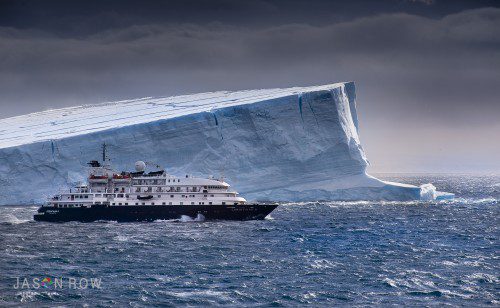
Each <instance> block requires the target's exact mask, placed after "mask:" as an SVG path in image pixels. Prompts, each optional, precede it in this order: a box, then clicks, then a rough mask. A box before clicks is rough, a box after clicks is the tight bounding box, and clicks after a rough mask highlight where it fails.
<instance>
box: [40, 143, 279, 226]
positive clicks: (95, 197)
mask: <svg viewBox="0 0 500 308" xmlns="http://www.w3.org/2000/svg"><path fill="white" fill-rule="evenodd" d="M88 166H89V171H88V176H87V183H80V184H78V185H75V186H74V187H72V188H71V189H69V190H66V191H63V192H60V193H58V194H56V195H54V196H52V197H50V198H49V199H48V200H47V202H46V203H45V204H43V205H42V206H41V207H40V208H39V209H38V211H37V213H36V214H35V215H34V220H35V221H45V222H69V221H79V222H94V221H117V222H138V221H156V220H182V219H187V220H192V221H205V220H261V219H264V218H265V217H266V216H268V215H269V214H270V213H271V212H272V211H273V210H274V209H275V208H276V207H277V206H278V204H276V203H262V202H261V203H248V202H247V201H246V199H245V198H243V197H241V196H239V194H238V192H236V191H234V190H232V189H231V188H230V185H229V184H228V183H226V182H225V181H224V178H223V177H219V178H215V177H213V176H209V177H207V178H199V177H193V176H190V175H186V176H185V177H177V176H174V175H171V174H168V173H167V172H166V171H165V169H163V168H161V166H159V165H157V164H154V163H149V162H144V161H138V162H136V163H135V171H133V172H127V171H122V172H117V171H115V170H113V168H112V167H111V164H110V159H109V158H108V157H107V154H106V144H103V146H102V161H101V162H99V161H97V160H92V161H90V162H89V163H88ZM152 167H153V168H154V169H155V170H154V171H149V172H146V170H147V169H151V168H152Z"/></svg>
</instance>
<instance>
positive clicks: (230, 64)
mask: <svg viewBox="0 0 500 308" xmlns="http://www.w3.org/2000/svg"><path fill="white" fill-rule="evenodd" d="M341 81H354V82H355V83H356V89H357V106H358V116H359V120H360V137H361V142H362V144H363V146H364V149H365V152H366V154H367V157H368V159H369V160H370V163H371V166H370V167H369V169H368V170H369V172H373V173H380V172H440V173H443V172H450V173H452V172H458V173H462V172H467V173H500V121H499V118H500V101H499V97H500V1H486V0H476V1H460V0H451V1H445V0H380V1H371V0H370V1H366V0H364V1H361V0H360V1H352V0H350V1H327V0H307V1H298V0H287V1H285V0H252V1H229V0H201V1H195V0H185V1H151V0H144V1H127V0H113V1H110V0H103V1H94V0H87V1H50V0H46V1H25V0H17V1H5V0H0V118H6V117H11V116H16V115H20V114H25V113H31V112H36V111H41V110H47V109H54V108H61V107H66V106H74V105H82V104H91V103H99V102H106V101H113V100H120V99H127V98H139V97H147V96H167V95H177V94H187V93H197V92H204V91H215V90H243V89H256V88H275V87H292V86H308V85H320V84H329V83H335V82H341Z"/></svg>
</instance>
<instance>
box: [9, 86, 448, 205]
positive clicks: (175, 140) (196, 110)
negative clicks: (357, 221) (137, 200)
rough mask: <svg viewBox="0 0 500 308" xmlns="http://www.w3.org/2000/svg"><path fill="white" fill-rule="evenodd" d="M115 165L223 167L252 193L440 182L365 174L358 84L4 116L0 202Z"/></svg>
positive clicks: (367, 191)
mask: <svg viewBox="0 0 500 308" xmlns="http://www.w3.org/2000/svg"><path fill="white" fill-rule="evenodd" d="M103 142H105V143H106V144H107V145H108V150H109V154H110V155H111V158H112V162H113V165H114V166H115V168H116V169H118V170H130V169H132V167H133V163H134V162H135V161H137V160H144V161H151V162H155V163H158V164H160V165H162V166H164V167H166V169H167V171H168V172H170V173H172V174H176V175H180V176H182V175H183V174H193V175H197V176H202V175H204V176H206V175H210V174H223V175H224V176H225V178H226V180H227V182H229V183H230V184H231V185H232V186H233V187H234V189H236V190H237V191H239V192H240V193H241V194H242V195H243V196H245V197H246V198H247V199H249V200H275V201H307V200H416V199H419V200H420V199H435V198H439V197H440V194H439V193H437V192H436V189H435V187H434V186H432V185H424V186H421V187H418V186H412V185H405V184H398V183H390V182H384V181H381V180H379V179H376V178H374V177H371V176H369V175H368V174H366V167H367V165H368V160H367V159H366V155H365V153H364V151H363V147H362V145H361V142H360V138H359V135H358V118H357V111H356V91H355V85H354V83H352V82H346V83H335V84H329V85H324V86H314V87H295V88H288V89H265V90H248V91H237V92H227V91H223V92H210V93H201V94H191V95H182V96H174V97H161V98H142V99H135V100H126V101H119V102H110V103H104V104H97V105H86V106H80V107H71V108H63V109H58V110H48V111H43V112H38V113H32V114H27V115H22V116H17V117H12V118H7V119H2V120H0V187H1V189H0V204H27V203H40V202H43V201H44V199H45V197H47V196H49V195H51V194H53V193H55V192H57V191H58V190H59V189H60V188H62V187H68V186H70V185H72V184H75V183H77V182H80V181H85V176H86V163H87V162H88V161H90V160H94V159H98V158H99V149H100V147H101V144H102V143H103Z"/></svg>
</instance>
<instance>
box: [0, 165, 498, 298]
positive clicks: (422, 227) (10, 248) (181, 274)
mask: <svg viewBox="0 0 500 308" xmlns="http://www.w3.org/2000/svg"><path fill="white" fill-rule="evenodd" d="M378 176H379V177H382V178H384V179H387V180H391V181H396V182H403V183H409V184H422V183H433V184H434V185H435V186H436V187H437V188H438V189H439V190H441V191H447V192H452V193H455V194H456V198H455V199H454V200H449V201H433V202H417V201H414V202H368V201H358V202H307V203H285V204H282V205H281V206H280V207H278V208H277V209H276V210H275V211H274V212H273V213H272V214H271V216H270V217H269V218H268V219H265V220H262V221H246V222H227V221H215V222H210V221H206V222H194V221H190V220H189V219H183V220H178V221H157V222H153V223H116V222H96V223H86V224H83V223H76V222H72V223H64V224H50V223H37V222H34V221H33V219H32V217H33V214H34V213H35V211H36V209H37V207H35V206H25V207H15V206H5V207H0V234H1V235H0V306H2V307H5V306H7V307H8V306H17V305H20V304H24V305H28V306H36V307H40V306H58V305H65V306H109V305H117V306H132V307H142V306H154V305H165V306H177V305H180V306H186V305H189V306H207V305H225V306H258V307H262V306H266V307H267V306H278V307H279V306H302V305H310V306H333V305H335V306H367V305H368V306H372V305H374V306H388V305H410V306H438V305H439V306H441V305H451V306H470V307H479V306H497V307H498V306H499V305H500V253H499V252H500V241H499V235H500V234H499V227H500V223H499V222H500V221H499V217H500V215H499V214H500V206H499V205H500V204H499V200H500V176H493V175H492V176H474V175H428V174H425V175H407V174H406V175H398V174H384V175H378Z"/></svg>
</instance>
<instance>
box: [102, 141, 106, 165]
mask: <svg viewBox="0 0 500 308" xmlns="http://www.w3.org/2000/svg"><path fill="white" fill-rule="evenodd" d="M102 162H103V163H105V162H106V142H103V143H102Z"/></svg>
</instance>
